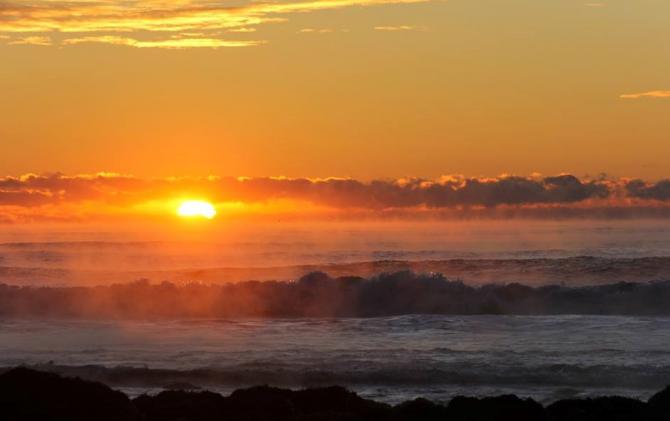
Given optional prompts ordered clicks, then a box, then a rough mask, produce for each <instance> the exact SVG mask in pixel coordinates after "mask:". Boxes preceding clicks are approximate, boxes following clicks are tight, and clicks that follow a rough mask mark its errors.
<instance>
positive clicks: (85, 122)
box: [0, 0, 670, 181]
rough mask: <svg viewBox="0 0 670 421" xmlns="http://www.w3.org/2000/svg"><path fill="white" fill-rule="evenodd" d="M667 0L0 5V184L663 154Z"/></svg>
mask: <svg viewBox="0 0 670 421" xmlns="http://www.w3.org/2000/svg"><path fill="white" fill-rule="evenodd" d="M668 16H670V2H668V1H666V0H652V1H641V0H640V1H630V0H613V1H607V2H606V3H602V4H600V3H599V4H586V3H584V2H583V1H574V0H564V1H557V2H540V1H537V0H509V1H504V2H501V1H492V0H454V1H431V0H394V1H387V0H328V1H326V0H302V1H298V2H290V1H283V0H282V1H279V2H263V1H259V2H256V1H255V2H248V1H244V0H239V1H237V0H236V1H234V2H223V1H221V0H211V1H206V2H204V1H197V0H177V1H174V0H170V1H163V0H134V1H131V2H121V1H115V0H93V1H80V0H74V1H71V2H68V3H60V2H54V1H50V0H8V1H3V2H2V5H1V6H0V61H1V65H0V142H2V156H3V158H2V165H1V166H0V173H1V174H0V175H12V176H19V175H22V174H26V173H29V172H32V173H37V174H41V173H43V172H55V171H60V172H63V173H66V174H70V175H76V174H95V173H98V172H100V171H112V172H119V173H123V174H133V175H136V176H138V177H142V178H152V177H159V178H160V177H168V176H175V175H177V176H207V175H212V174H214V175H232V176H239V175H245V176H279V175H284V176H288V177H331V176H336V177H345V176H348V177H354V178H356V179H359V180H364V181H365V180H372V179H378V178H384V177H390V178H398V177H406V176H416V177H426V178H431V179H435V178H438V177H440V176H442V175H444V174H466V175H473V176H496V175H499V174H501V173H511V174H519V175H528V174H531V173H532V172H535V171H538V172H541V173H542V174H558V173H563V172H569V173H572V174H575V175H577V176H580V177H581V176H583V175H586V174H589V175H592V176H594V175H597V174H599V173H601V172H606V173H608V174H612V175H615V176H622V177H634V178H637V177H639V178H644V179H648V180H658V179H661V178H664V177H667V176H668V171H667V168H668V164H670V138H669V136H670V118H668V116H669V115H670V92H669V91H670V76H669V75H670V54H669V53H670V49H669V48H670V47H669V45H670V25H668V22H667V17H668Z"/></svg>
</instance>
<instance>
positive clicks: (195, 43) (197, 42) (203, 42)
mask: <svg viewBox="0 0 670 421" xmlns="http://www.w3.org/2000/svg"><path fill="white" fill-rule="evenodd" d="M91 42H94V43H102V44H113V45H126V46H130V47H135V48H166V49H185V48H220V47H249V46H254V45H258V44H262V43H263V42H264V41H226V40H221V39H214V38H177V39H166V40H156V41H138V40H136V39H133V38H123V37H117V36H103V37H83V38H70V39H66V40H65V41H63V43H64V44H70V45H71V44H82V43H91Z"/></svg>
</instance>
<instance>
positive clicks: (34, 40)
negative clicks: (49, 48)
mask: <svg viewBox="0 0 670 421" xmlns="http://www.w3.org/2000/svg"><path fill="white" fill-rule="evenodd" d="M9 44H10V45H44V46H46V45H51V38H49V37H25V38H19V39H17V40H14V41H10V42H9Z"/></svg>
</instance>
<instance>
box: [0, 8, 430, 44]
mask: <svg viewBox="0 0 670 421" xmlns="http://www.w3.org/2000/svg"><path fill="white" fill-rule="evenodd" d="M430 1H441V0H305V1H294V2H281V3H279V2H268V3H260V2H255V1H249V2H248V3H246V4H242V5H236V6H231V5H230V3H229V2H226V1H224V0H211V1H207V2H202V1H199V0H177V1H169V0H134V1H132V2H124V1H116V0H90V1H71V2H57V1H53V0H34V1H28V0H9V1H5V2H3V3H2V4H1V6H0V34H12V33H22V34H31V36H36V35H44V36H46V35H47V34H48V35H50V36H51V35H58V36H59V37H65V40H64V42H63V43H64V44H66V45H67V44H76V43H78V42H79V41H81V40H86V41H84V42H101V43H105V44H115V45H125V46H130V47H138V48H192V47H196V48H197V47H203V46H205V47H214V48H217V47H239V46H248V45H257V44H258V43H259V42H260V41H255V42H252V41H247V42H246V43H243V42H242V41H239V42H234V41H224V40H218V39H215V38H214V37H213V36H212V34H211V32H212V31H221V30H226V31H228V32H241V33H244V32H248V33H250V32H252V31H253V29H254V28H251V27H252V26H254V27H255V26H258V25H262V24H268V23H278V22H285V21H286V20H287V18H286V17H285V16H286V15H289V14H293V13H308V12H314V11H320V10H332V9H341V8H346V7H356V6H359V7H360V6H375V5H386V4H409V3H424V2H430ZM184 32H193V33H202V34H203V35H202V36H201V37H199V39H201V40H202V41H201V42H195V41H190V42H186V41H183V42H180V43H171V42H168V41H165V40H164V39H165V38H167V37H169V34H177V33H184ZM129 33H132V34H133V36H132V37H129V36H128V34H129ZM72 34H79V36H75V37H72ZM165 34H168V35H167V36H165ZM208 34H209V35H208Z"/></svg>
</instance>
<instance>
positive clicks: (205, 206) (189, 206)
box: [177, 200, 216, 219]
mask: <svg viewBox="0 0 670 421" xmlns="http://www.w3.org/2000/svg"><path fill="white" fill-rule="evenodd" d="M177 214H178V215H179V216H203V217H205V218H207V219H212V218H214V216H216V210H214V206H212V204H211V203H207V202H203V201H200V200H189V201H186V202H184V203H182V204H181V206H179V210H178V211H177Z"/></svg>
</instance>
